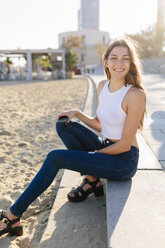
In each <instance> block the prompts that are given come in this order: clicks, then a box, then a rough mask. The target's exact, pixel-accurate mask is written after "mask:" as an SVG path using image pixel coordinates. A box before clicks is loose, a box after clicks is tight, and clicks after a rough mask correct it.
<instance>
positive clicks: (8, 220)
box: [0, 209, 22, 236]
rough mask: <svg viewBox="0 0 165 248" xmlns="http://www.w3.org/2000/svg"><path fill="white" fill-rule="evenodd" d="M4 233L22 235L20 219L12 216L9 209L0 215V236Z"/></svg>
mask: <svg viewBox="0 0 165 248" xmlns="http://www.w3.org/2000/svg"><path fill="white" fill-rule="evenodd" d="M5 233H9V234H10V235H17V236H21V235H22V226H20V218H19V217H17V216H15V215H13V214H12V213H11V212H10V210H9V209H8V210H6V211H2V212H1V213H0V236H1V235H3V234H5Z"/></svg>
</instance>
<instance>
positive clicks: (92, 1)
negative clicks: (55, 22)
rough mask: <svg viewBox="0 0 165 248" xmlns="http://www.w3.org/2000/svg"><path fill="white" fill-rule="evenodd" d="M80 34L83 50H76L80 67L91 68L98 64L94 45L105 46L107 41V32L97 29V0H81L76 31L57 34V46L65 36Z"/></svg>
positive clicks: (62, 41) (99, 61) (98, 58)
mask: <svg viewBox="0 0 165 248" xmlns="http://www.w3.org/2000/svg"><path fill="white" fill-rule="evenodd" d="M70 35H72V36H81V37H83V40H84V44H83V47H84V49H83V50H79V51H78V59H79V65H80V67H84V69H86V68H93V67H97V66H100V63H101V58H100V57H99V55H98V53H97V50H96V45H98V44H100V46H101V45H103V46H105V45H107V44H108V43H109V39H110V38H109V33H108V32H104V31H100V30H99V0H81V9H80V10H79V11H78V31H70V32H64V33H60V34H59V47H61V46H62V44H63V43H64V41H65V40H66V39H67V36H70Z"/></svg>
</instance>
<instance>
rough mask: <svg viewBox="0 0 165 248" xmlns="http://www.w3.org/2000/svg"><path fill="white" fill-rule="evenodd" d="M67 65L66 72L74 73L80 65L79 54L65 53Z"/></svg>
mask: <svg viewBox="0 0 165 248" xmlns="http://www.w3.org/2000/svg"><path fill="white" fill-rule="evenodd" d="M65 63H66V70H67V71H73V70H74V68H75V67H76V65H77V63H78V58H77V54H76V53H74V52H69V51H68V52H66V53H65Z"/></svg>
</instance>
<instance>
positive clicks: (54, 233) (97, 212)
mask: <svg viewBox="0 0 165 248" xmlns="http://www.w3.org/2000/svg"><path fill="white" fill-rule="evenodd" d="M64 173H65V174H64V176H63V180H62V182H61V185H60V189H59V191H58V194H57V197H56V201H55V203H54V206H53V208H52V210H51V214H50V216H49V221H48V225H47V227H46V230H45V232H44V235H43V236H42V239H41V241H40V246H39V248H45V247H49V248H66V247H67V248H68V247H69V248H86V247H88V248H90V247H91V248H92V247H97V248H105V247H106V238H107V237H106V213H105V212H106V208H105V198H104V197H99V198H95V197H94V196H93V195H92V196H90V197H88V199H87V200H86V201H84V202H79V203H71V202H69V201H68V200H67V197H66V195H67V193H68V192H69V191H70V189H71V186H77V184H79V183H80V181H81V180H82V178H80V175H79V173H76V172H72V171H69V170H65V172H64ZM68 180H69V181H68ZM100 224H101V225H100Z"/></svg>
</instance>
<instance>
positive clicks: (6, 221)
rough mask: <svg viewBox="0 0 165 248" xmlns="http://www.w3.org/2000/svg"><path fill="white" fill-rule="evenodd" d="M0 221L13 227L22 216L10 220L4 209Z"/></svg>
mask: <svg viewBox="0 0 165 248" xmlns="http://www.w3.org/2000/svg"><path fill="white" fill-rule="evenodd" d="M0 221H2V222H3V223H5V224H6V225H7V226H8V227H11V226H12V225H13V224H15V223H17V222H18V221H20V218H17V219H15V220H9V219H8V218H7V216H5V214H4V211H2V212H1V214H0Z"/></svg>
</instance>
